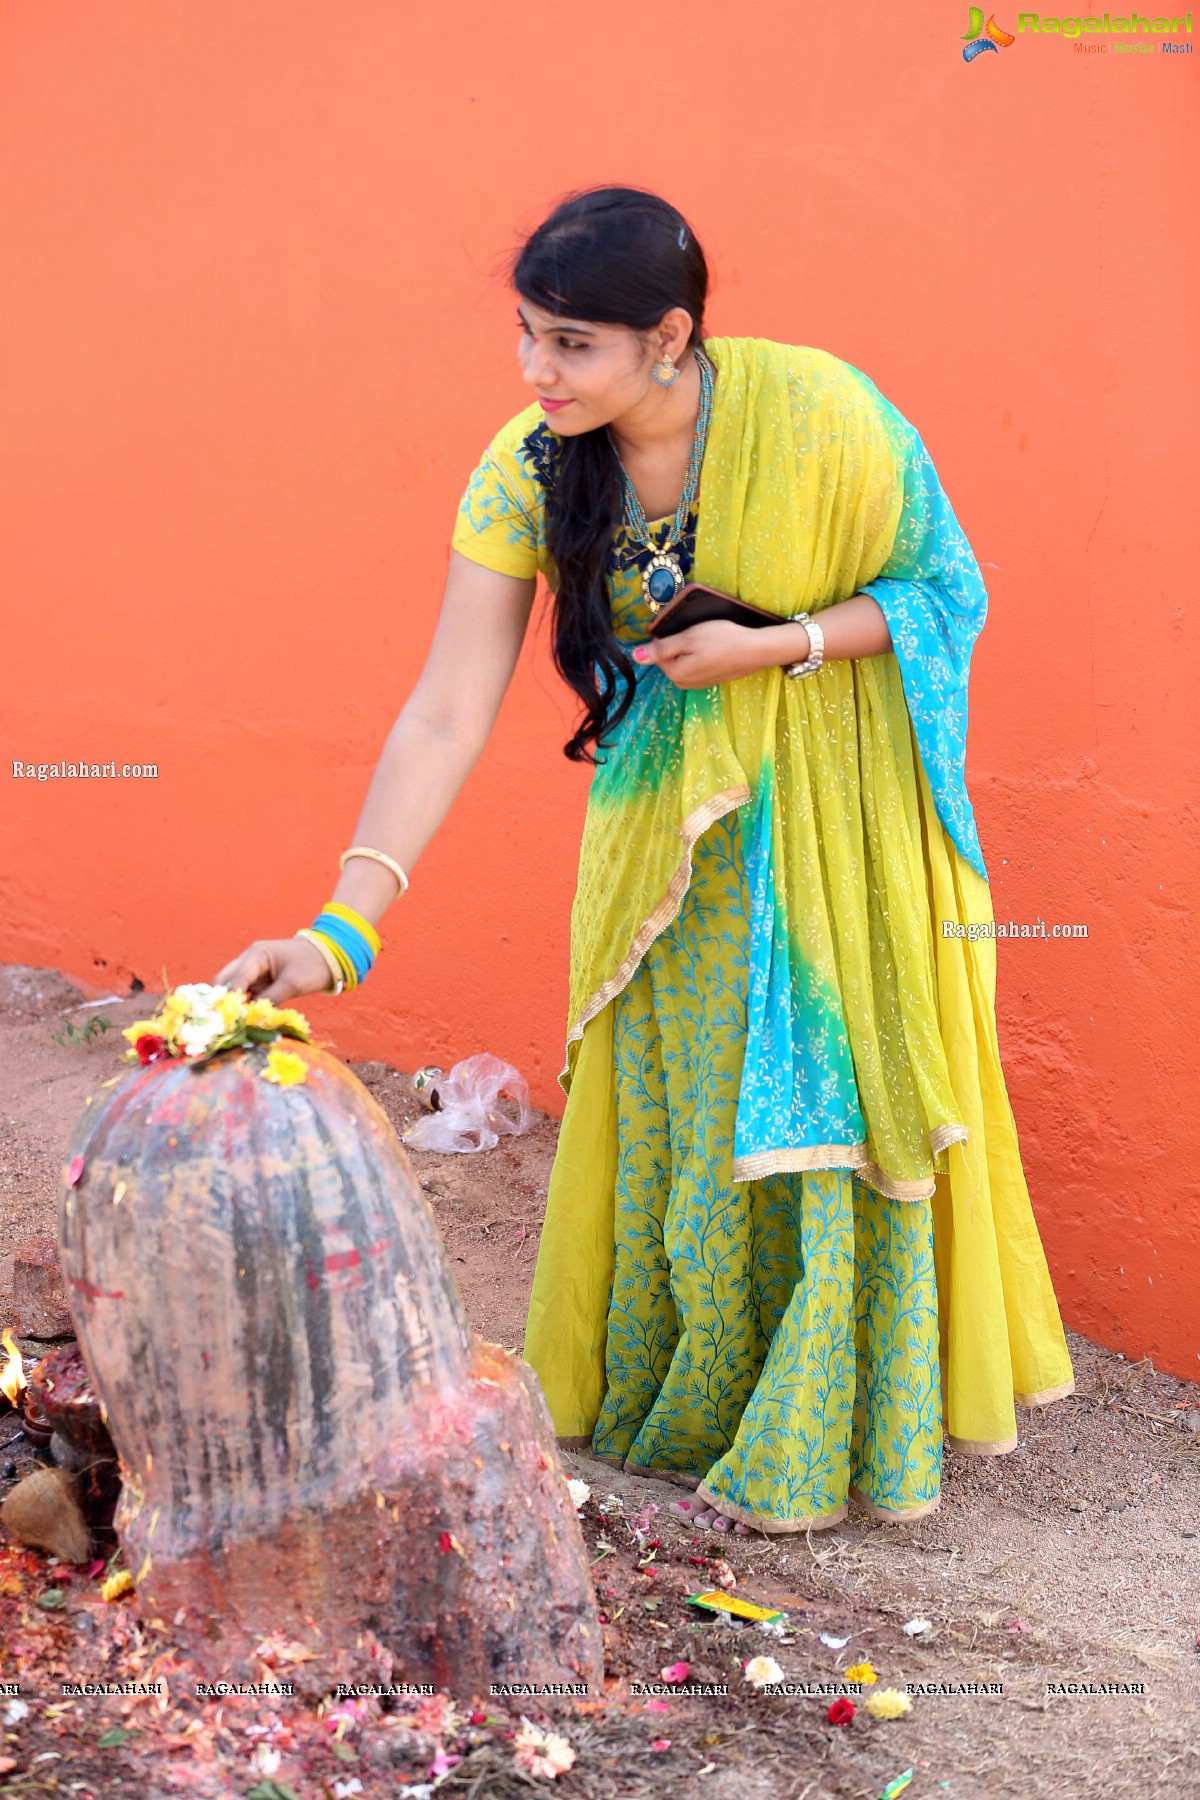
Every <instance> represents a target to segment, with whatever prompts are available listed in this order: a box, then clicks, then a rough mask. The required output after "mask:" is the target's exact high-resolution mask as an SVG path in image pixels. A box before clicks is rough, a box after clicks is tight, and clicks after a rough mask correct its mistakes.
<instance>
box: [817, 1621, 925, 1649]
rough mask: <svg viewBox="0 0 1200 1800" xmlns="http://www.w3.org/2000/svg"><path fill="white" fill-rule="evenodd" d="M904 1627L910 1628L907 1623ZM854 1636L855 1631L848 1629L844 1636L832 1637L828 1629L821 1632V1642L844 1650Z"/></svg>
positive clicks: (831, 1647)
mask: <svg viewBox="0 0 1200 1800" xmlns="http://www.w3.org/2000/svg"><path fill="white" fill-rule="evenodd" d="M904 1629H905V1630H906V1631H907V1630H908V1627H907V1625H906V1626H905V1628H904ZM853 1636H854V1633H853V1632H852V1631H848V1632H847V1633H846V1635H845V1637H844V1638H835V1637H830V1635H829V1633H828V1632H827V1631H823V1632H822V1633H821V1642H822V1643H823V1644H827V1645H828V1646H829V1648H830V1649H831V1650H844V1649H845V1648H846V1645H847V1644H848V1643H849V1642H850V1639H851V1638H852V1637H853Z"/></svg>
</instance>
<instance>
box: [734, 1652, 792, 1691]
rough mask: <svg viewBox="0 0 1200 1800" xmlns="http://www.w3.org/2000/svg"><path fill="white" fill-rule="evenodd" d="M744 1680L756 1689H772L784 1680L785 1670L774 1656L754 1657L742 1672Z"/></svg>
mask: <svg viewBox="0 0 1200 1800" xmlns="http://www.w3.org/2000/svg"><path fill="white" fill-rule="evenodd" d="M742 1676H743V1680H745V1681H750V1682H753V1684H754V1686H755V1687H756V1688H762V1687H771V1686H773V1685H774V1683H775V1682H777V1681H782V1680H783V1670H782V1669H781V1668H780V1666H779V1664H778V1663H777V1662H776V1661H775V1658H774V1657H773V1656H752V1657H751V1658H750V1661H749V1662H748V1663H747V1664H746V1667H745V1669H744V1670H743V1672H742Z"/></svg>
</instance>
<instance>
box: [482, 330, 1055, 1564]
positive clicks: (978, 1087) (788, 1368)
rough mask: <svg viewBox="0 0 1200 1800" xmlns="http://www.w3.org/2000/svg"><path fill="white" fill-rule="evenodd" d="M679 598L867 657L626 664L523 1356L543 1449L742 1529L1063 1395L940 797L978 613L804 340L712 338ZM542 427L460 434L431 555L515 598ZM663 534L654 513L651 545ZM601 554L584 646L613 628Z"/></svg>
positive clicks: (960, 553)
mask: <svg viewBox="0 0 1200 1800" xmlns="http://www.w3.org/2000/svg"><path fill="white" fill-rule="evenodd" d="M705 349H706V351H707V353H708V355H709V357H710V358H711V360H712V362H713V364H714V366H715V369H716V384H715V390H714V397H713V411H712V420H711V424H710V428H709V435H708V442H707V447H706V450H705V455H704V462H703V467H702V471H701V479H700V490H699V496H698V502H697V507H696V511H695V514H694V516H693V519H692V521H690V526H691V529H690V531H689V538H688V541H687V543H686V544H685V546H684V552H685V557H684V560H685V574H687V575H688V576H689V577H691V578H694V579H696V580H699V581H703V582H706V583H708V584H709V585H711V586H713V587H716V588H719V589H722V590H723V591H725V592H727V593H734V594H738V595H740V596H741V597H742V598H744V599H746V600H750V601H753V602H754V603H756V604H757V605H760V606H765V607H768V608H771V609H772V610H775V611H778V612H779V613H780V614H781V615H782V616H786V615H789V614H792V613H795V612H798V611H800V610H802V609H803V610H807V611H809V612H811V613H814V614H816V613H819V611H820V609H821V608H822V607H825V606H829V605H833V604H834V603H835V602H837V601H839V600H843V599H846V598H848V597H849V596H850V595H851V594H854V593H858V592H865V593H869V594H873V595H874V596H875V598H876V599H877V600H878V602H879V604H880V606H881V608H882V610H883V612H884V614H885V616H886V618H887V620H888V624H889V627H890V631H891V637H892V646H893V647H892V649H891V650H890V651H889V652H887V653H886V654H885V655H881V656H872V657H864V658H861V659H858V660H854V661H848V660H841V661H834V662H827V663H826V664H825V666H824V667H823V668H822V669H821V671H820V672H819V673H818V674H817V675H814V676H807V677H805V678H803V679H801V680H791V679H789V678H788V677H786V676H785V675H784V674H783V673H782V671H781V670H780V669H777V668H771V669H768V670H764V671H761V672H757V673H755V674H753V675H748V676H744V677H741V678H740V679H738V680H735V681H730V682H725V683H722V684H721V685H719V686H715V687H711V688H707V689H692V690H681V689H678V688H676V687H675V686H674V685H673V684H672V683H671V682H670V681H669V680H668V679H667V678H666V677H665V676H664V675H663V674H662V672H661V670H659V669H658V668H656V667H654V666H650V667H648V668H641V667H638V666H637V665H635V667H638V674H637V688H636V697H635V700H634V704H633V706H632V707H631V709H630V711H629V712H628V713H627V715H626V717H625V719H624V720H623V722H622V723H621V725H620V726H619V727H618V728H617V730H616V731H615V732H614V733H612V734H611V737H610V740H609V742H608V744H607V746H606V747H605V748H604V749H602V750H601V751H600V753H599V758H600V760H599V761H598V764H597V767H596V771H595V774H594V776H593V779H592V784H591V788H590V790H589V797H588V807H587V814H586V819H585V824H584V831H583V841H582V844H581V849H580V862H579V881H578V887H577V891H576V896H575V902H574V907H573V911H572V919H571V979H570V1002H569V1019H568V1029H567V1057H566V1066H565V1068H564V1070H563V1073H562V1075H561V1076H560V1078H559V1079H560V1082H561V1084H562V1086H563V1088H564V1089H565V1091H566V1093H567V1104H566V1110H565V1115H564V1118H563V1122H562V1129H561V1134H560V1138H559V1144H558V1151H557V1154H556V1157H555V1162H554V1167H553V1171H552V1174H551V1180H550V1188H549V1195H548V1199H547V1210H546V1219H545V1224H544V1228H543V1232H542V1239H541V1246H540V1250H539V1255H538V1261H537V1268H536V1272H535V1276H534V1283H533V1291H532V1295H531V1298H530V1305H529V1319H528V1327H527V1335H526V1340H525V1356H526V1359H527V1360H528V1362H529V1363H530V1364H531V1366H532V1367H533V1369H534V1370H535V1371H536V1373H537V1375H538V1377H539V1379H540V1381H541V1383H542V1387H543V1389H544V1391H545V1394H546V1398H547V1401H548V1403H549V1406H550V1411H551V1413H552V1416H553V1418H554V1421H555V1427H556V1430H557V1432H558V1434H559V1437H560V1440H561V1441H563V1442H565V1443H568V1444H571V1445H575V1446H578V1447H586V1448H589V1449H590V1450H591V1451H592V1453H593V1454H594V1455H596V1456H598V1457H602V1458H604V1459H606V1460H608V1461H610V1462H613V1463H617V1464H620V1465H621V1466H623V1467H625V1468H626V1469H630V1470H634V1471H637V1472H643V1473H654V1474H657V1475H660V1476H666V1477H667V1478H669V1479H671V1480H674V1481H676V1482H679V1483H681V1484H683V1485H686V1486H688V1487H690V1488H696V1490H697V1492H698V1494H699V1495H700V1497H701V1499H703V1500H704V1501H706V1502H707V1503H708V1504H710V1505H712V1506H714V1507H715V1508H717V1509H718V1510H719V1511H720V1512H722V1513H724V1514H726V1515H727V1516H730V1517H732V1518H734V1519H740V1520H743V1521H744V1522H746V1523H747V1524H751V1525H756V1526H760V1527H762V1528H763V1529H765V1530H767V1531H768V1532H790V1531H801V1530H805V1529H807V1528H808V1527H814V1528H816V1527H823V1526H828V1525H833V1524H836V1523H837V1522H838V1521H839V1520H840V1519H842V1518H844V1517H845V1515H846V1511H847V1503H848V1498H849V1496H850V1495H851V1494H854V1495H856V1496H857V1497H858V1498H859V1499H860V1500H861V1501H862V1502H863V1503H864V1504H865V1506H866V1507H867V1509H868V1510H869V1511H870V1512H871V1513H872V1515H873V1516H875V1517H882V1518H888V1519H895V1518H915V1517H917V1516H919V1515H920V1514H922V1513H925V1512H929V1511H931V1510H932V1509H934V1508H935V1507H936V1506H937V1505H938V1503H939V1498H940V1489H941V1461H942V1446H943V1433H945V1436H946V1437H947V1438H948V1441H949V1443H950V1445H951V1447H952V1448H954V1449H959V1450H964V1451H971V1452H975V1453H978V1454H984V1455H999V1454H1003V1453H1004V1452H1006V1451H1010V1450H1012V1449H1015V1447H1016V1444H1017V1432H1016V1417H1015V1410H1014V1403H1019V1404H1021V1405H1023V1406H1039V1405H1043V1404H1045V1403H1047V1402H1049V1401H1052V1400H1055V1399H1057V1398H1059V1397H1060V1396H1061V1395H1064V1394H1068V1393H1070V1392H1071V1391H1072V1389H1073V1387H1074V1380H1073V1375H1072V1369H1071V1362H1070V1357H1069V1355H1068V1351H1067V1346H1066V1341H1065V1338H1064V1335H1063V1329H1062V1324H1061V1321H1060V1318H1059V1313H1058V1308H1057V1304H1056V1301H1055V1296H1054V1290H1053V1287H1052V1284H1051V1280H1050V1276H1049V1272H1048V1269H1047V1266H1046V1260H1045V1256H1044V1253H1043V1250H1042V1245H1041V1241H1040V1238H1039V1235H1038V1230H1037V1225H1036V1222H1035V1220H1034V1216H1033V1212H1032V1209H1031V1206H1030V1201H1029V1194H1028V1191H1027V1188H1026V1184H1025V1179H1024V1175H1023V1173H1022V1168H1021V1159H1020V1153H1019V1150H1018V1144H1017V1135H1016V1129H1015V1126H1014V1123H1013V1117H1012V1112H1011V1109H1010V1107H1009V1102H1008V1096H1007V1093H1006V1090H1005V1084H1004V1076H1003V1072H1002V1069H1001V1065H1000V1056H999V1050H998V1046H997V1040H996V1018H995V991H996V955H995V940H994V938H993V937H991V936H990V935H988V934H987V931H986V930H984V931H976V932H971V933H970V934H969V935H968V934H967V932H966V931H965V930H963V931H961V934H960V928H961V927H968V926H972V925H975V926H984V927H987V926H988V924H989V922H990V921H991V920H992V916H993V915H992V906H991V892H990V888H989V885H988V880H987V873H986V869H985V866H984V862H983V856H982V852H981V850H980V846H979V839H978V835H977V833H976V828H975V821H974V816H973V813H972V810H971V805H970V801H969V798H968V796H967V791H966V785H965V778H964V763H965V750H966V720H967V711H966V703H967V677H968V668H969V663H970V655H971V649H972V646H973V644H974V641H975V639H976V638H977V636H978V634H979V631H980V629H981V627H982V625H983V621H984V617H985V614H986V607H987V595H986V591H985V589H984V585H983V581H982V578H981V575H980V572H979V568H978V565H977V563H976V561H975V558H974V556H973V555H972V552H971V549H970V546H969V544H968V543H967V540H966V538H965V536H964V534H963V532H962V530H961V528H960V526H959V525H958V523H957V521H956V519H955V517H954V514H953V512H952V510H951V508H950V505H949V502H948V500H947V499H946V496H945V494H944V492H943V491H942V488H941V485H940V483H939V481H938V477H937V475H936V472H935V471H934V468H933V465H932V463H931V462H930V459H929V456H928V454H927V452H926V451H925V448H924V446H923V444H922V443H921V440H920V438H919V436H918V435H917V433H916V431H915V429H914V428H913V426H912V425H911V424H909V422H908V421H907V420H906V419H904V418H903V417H902V416H901V415H900V414H899V413H898V412H897V411H896V409H895V408H894V407H893V406H891V405H890V403H889V402H888V401H887V400H885V399H884V398H883V396H882V395H881V394H880V393H879V391H878V389H877V388H876V387H875V386H874V384H873V383H872V382H870V381H869V380H868V379H867V377H866V376H865V375H863V374H862V373H860V371H858V370H857V369H854V368H853V367H851V366H850V365H849V364H848V363H845V362H843V361H841V360H840V359H839V358H837V357H835V356H833V355H831V354H830V353H829V352H827V351H822V350H819V349H814V348H809V347H793V346H787V345H781V344H775V343H772V342H769V341H767V340H763V339H750V338H714V339H710V340H708V341H707V342H706V344H705ZM558 442H559V440H558V439H557V438H556V437H555V435H554V433H553V432H552V431H551V430H550V429H549V427H548V426H547V425H546V424H545V423H544V420H543V415H542V413H541V409H540V408H539V407H537V406H533V407H530V408H528V409H526V410H525V411H524V412H522V413H520V414H519V415H518V416H517V417H516V418H515V419H513V420H511V421H510V422H509V424H508V425H506V426H505V427H504V428H503V429H502V430H501V431H500V432H499V433H498V434H497V436H496V437H495V438H494V439H493V441H492V443H491V444H490V445H489V447H488V449H487V450H486V452H485V453H484V455H483V457H482V459H481V461H480V464H479V466H478V468H477V469H476V470H475V472H474V474H473V475H472V477H471V480H470V483H469V484H468V487H467V490H466V492H465V494H464V496H463V500H462V504H461V507H460V509H459V515H458V519H457V521H456V525H455V530H454V535H453V543H454V546H455V548H456V549H458V550H460V551H461V552H462V553H463V554H464V555H465V556H468V557H470V558H473V559H474V560H475V561H477V562H480V563H484V564H486V565H487V566H488V567H490V568H493V569H498V570H501V571H503V572H506V573H509V574H514V575H523V576H530V575H533V574H535V573H537V572H538V571H539V570H540V571H541V572H542V573H543V574H544V575H545V576H546V577H547V579H548V580H549V581H550V583H551V584H552V585H553V582H554V570H553V567H552V564H551V561H550V559H549V557H548V555H547V550H546V540H545V526H544V519H545V498H546V494H547V492H548V490H549V488H550V486H551V485H552V483H553V480H554V470H555V459H556V454H557V445H558ZM666 528H667V522H666V521H660V522H659V525H658V537H659V540H660V541H661V539H662V537H663V536H664V535H665V532H666ZM648 554H649V552H647V551H644V550H642V549H641V548H640V547H639V546H638V545H637V544H635V543H633V542H632V541H631V540H630V539H629V537H628V536H627V534H626V533H625V532H624V530H622V531H621V532H619V533H618V534H617V536H616V538H615V540H614V544H613V550H612V555H611V559H610V569H609V587H610V593H611V600H612V618H613V628H614V632H615V634H616V636H617V638H618V639H619V640H620V641H621V642H622V643H623V644H626V645H632V644H634V643H637V642H641V641H644V639H645V637H646V628H647V624H648V622H649V615H648V613H647V611H646V609H645V606H644V603H643V601H642V598H641V564H642V562H643V561H644V559H645V557H646V556H647V555H648Z"/></svg>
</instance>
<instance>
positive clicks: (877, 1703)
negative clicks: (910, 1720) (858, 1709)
mask: <svg viewBox="0 0 1200 1800" xmlns="http://www.w3.org/2000/svg"><path fill="white" fill-rule="evenodd" d="M867 1711H868V1712H869V1713H870V1715H871V1717H872V1718H873V1719H899V1718H901V1717H902V1716H903V1714H904V1713H910V1712H911V1711H912V1701H911V1700H910V1699H909V1697H908V1695H907V1694H902V1693H901V1692H900V1690H899V1688H880V1690H879V1692H878V1693H877V1694H869V1695H868V1696H867Z"/></svg>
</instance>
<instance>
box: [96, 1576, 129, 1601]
mask: <svg viewBox="0 0 1200 1800" xmlns="http://www.w3.org/2000/svg"><path fill="white" fill-rule="evenodd" d="M132 1586H133V1576H132V1575H131V1574H130V1573H129V1570H128V1569H118V1570H117V1572H116V1574H115V1575H110V1576H109V1578H108V1580H107V1581H106V1582H104V1583H102V1585H101V1588H100V1596H101V1598H102V1599H104V1600H119V1599H120V1598H121V1595H122V1594H127V1593H128V1592H129V1590H130V1588H131V1587H132Z"/></svg>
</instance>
